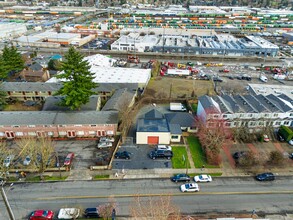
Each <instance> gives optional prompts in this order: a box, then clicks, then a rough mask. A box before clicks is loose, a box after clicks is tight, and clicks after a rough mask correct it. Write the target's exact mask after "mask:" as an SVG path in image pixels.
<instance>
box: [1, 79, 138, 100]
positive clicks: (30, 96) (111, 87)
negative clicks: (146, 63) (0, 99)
mask: <svg viewBox="0 0 293 220" xmlns="http://www.w3.org/2000/svg"><path fill="white" fill-rule="evenodd" d="M61 87H62V83H43V82H3V83H2V84H1V90H2V91H5V92H6V93H7V98H8V99H16V100H20V101H27V100H33V101H44V100H45V99H46V98H47V97H50V96H53V95H54V94H55V93H56V92H57V91H58V90H59V89H60V88H61ZM122 88H127V89H128V90H129V91H134V92H136V91H137V89H138V84H137V83H99V84H98V87H97V88H95V89H94V91H95V92H96V93H97V94H98V95H99V96H100V97H101V100H107V99H108V98H110V97H111V96H112V95H113V93H114V91H116V90H117V89H122Z"/></svg>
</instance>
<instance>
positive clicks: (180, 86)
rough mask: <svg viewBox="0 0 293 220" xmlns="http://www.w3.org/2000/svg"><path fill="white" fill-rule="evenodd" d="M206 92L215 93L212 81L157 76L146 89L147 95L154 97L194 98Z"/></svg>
mask: <svg viewBox="0 0 293 220" xmlns="http://www.w3.org/2000/svg"><path fill="white" fill-rule="evenodd" d="M206 94H209V95H214V94H215V92H214V89H213V83H212V81H205V80H193V79H182V78H171V77H156V78H153V79H151V80H150V82H149V84H148V87H147V89H146V95H150V96H152V97H154V98H171V99H177V98H192V97H195V96H197V97H199V96H202V95H206Z"/></svg>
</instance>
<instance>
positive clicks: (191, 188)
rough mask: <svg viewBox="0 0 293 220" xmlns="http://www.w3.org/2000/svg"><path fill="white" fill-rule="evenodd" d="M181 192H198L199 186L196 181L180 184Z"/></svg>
mask: <svg viewBox="0 0 293 220" xmlns="http://www.w3.org/2000/svg"><path fill="white" fill-rule="evenodd" d="M180 190H181V192H198V191H199V186H198V184H197V183H186V184H183V185H181V186H180Z"/></svg>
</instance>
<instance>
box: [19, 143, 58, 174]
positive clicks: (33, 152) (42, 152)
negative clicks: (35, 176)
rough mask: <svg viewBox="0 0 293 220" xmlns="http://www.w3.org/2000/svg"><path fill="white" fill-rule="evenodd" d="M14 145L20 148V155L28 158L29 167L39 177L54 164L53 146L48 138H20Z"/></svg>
mask: <svg viewBox="0 0 293 220" xmlns="http://www.w3.org/2000/svg"><path fill="white" fill-rule="evenodd" d="M16 144H17V145H18V147H19V148H20V155H22V156H23V157H26V156H29V157H30V159H31V163H30V167H31V168H32V169H36V170H37V172H38V173H39V174H40V175H41V177H42V174H43V173H44V171H45V170H46V168H47V167H48V166H49V165H50V164H52V163H53V162H55V161H54V160H55V158H54V157H53V156H54V153H55V146H54V144H53V142H52V141H51V139H49V138H46V137H40V138H38V139H36V138H22V139H19V140H17V141H16Z"/></svg>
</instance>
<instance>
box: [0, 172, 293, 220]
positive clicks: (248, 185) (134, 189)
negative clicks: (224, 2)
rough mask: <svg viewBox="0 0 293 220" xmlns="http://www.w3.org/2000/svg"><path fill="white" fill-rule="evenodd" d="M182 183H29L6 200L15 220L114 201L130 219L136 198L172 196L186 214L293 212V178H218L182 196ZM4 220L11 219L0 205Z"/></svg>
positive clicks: (10, 189)
mask: <svg viewBox="0 0 293 220" xmlns="http://www.w3.org/2000/svg"><path fill="white" fill-rule="evenodd" d="M180 185H181V184H180V183H173V182H171V181H170V180H168V179H145V180H114V181H75V182H56V183H34V184H32V183H27V184H14V185H13V186H12V187H9V186H6V187H5V190H6V192H7V197H8V199H9V201H10V204H11V207H12V209H13V211H14V215H15V217H16V219H24V218H25V217H26V216H27V215H28V214H29V213H30V212H31V211H32V210H35V209H52V210H53V211H55V212H57V211H58V209H59V208H62V207H69V206H73V207H84V208H87V207H95V206H97V205H99V204H103V203H105V202H107V201H108V197H109V196H114V197H116V201H117V203H118V211H117V214H118V215H120V216H121V215H123V216H128V215H129V206H130V205H131V203H132V202H133V200H134V197H135V196H136V195H138V194H140V195H144V196H151V195H152V196H157V195H171V196H172V198H173V201H174V203H175V204H176V205H178V206H179V207H180V210H181V212H183V213H204V212H215V211H217V212H218V213H223V212H227V213H230V212H231V213H241V212H243V213H250V212H251V211H252V210H256V211H257V212H265V213H284V212H292V195H293V177H277V179H276V180H275V181H273V182H257V181H255V180H254V179H253V178H252V177H242V178H240V177H235V178H223V177H222V178H214V181H213V182H211V183H207V184H204V183H201V184H199V186H200V190H201V191H200V192H199V193H181V192H180V191H179V186H180ZM0 210H1V211H0V219H8V217H7V213H6V212H3V210H5V206H4V204H3V201H1V203H0Z"/></svg>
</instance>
